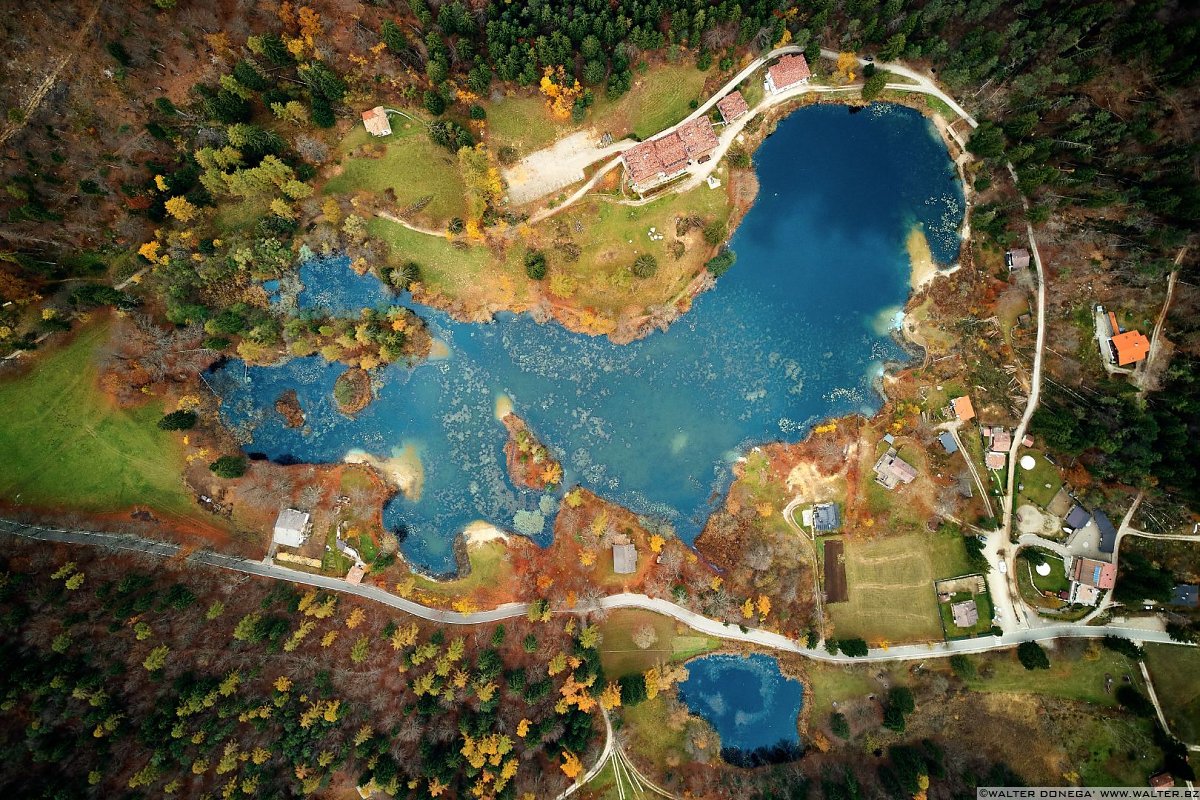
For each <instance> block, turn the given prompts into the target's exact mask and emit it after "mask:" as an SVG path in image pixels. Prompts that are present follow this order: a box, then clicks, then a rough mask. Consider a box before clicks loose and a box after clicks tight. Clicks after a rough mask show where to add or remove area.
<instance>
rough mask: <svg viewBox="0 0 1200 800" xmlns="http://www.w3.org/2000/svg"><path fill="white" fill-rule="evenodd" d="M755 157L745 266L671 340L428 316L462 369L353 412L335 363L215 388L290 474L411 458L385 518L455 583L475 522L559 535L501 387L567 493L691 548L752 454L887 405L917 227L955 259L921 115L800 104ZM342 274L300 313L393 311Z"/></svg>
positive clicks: (260, 448) (742, 246)
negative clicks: (414, 498) (885, 374)
mask: <svg viewBox="0 0 1200 800" xmlns="http://www.w3.org/2000/svg"><path fill="white" fill-rule="evenodd" d="M756 164H757V169H758V174H759V177H760V182H761V187H760V195H759V199H758V201H757V202H756V204H755V206H754V207H753V209H752V210H751V211H750V213H749V214H748V215H747V217H746V219H745V220H744V222H743V224H742V225H741V227H740V228H739V229H738V232H737V234H736V235H735V236H734V238H733V241H732V243H731V246H732V247H733V248H734V250H736V251H737V254H738V263H737V264H736V265H735V266H734V268H733V269H732V270H731V271H730V272H729V273H727V274H726V275H725V276H724V277H722V278H721V279H720V280H719V281H718V283H717V287H716V288H715V289H714V290H713V291H710V292H707V293H706V294H704V295H702V296H700V297H699V298H697V300H696V302H695V303H694V304H693V307H692V310H691V311H690V312H689V313H688V314H687V315H685V316H684V317H683V318H682V319H681V320H680V321H678V322H676V323H675V324H674V325H673V326H672V327H671V329H670V330H669V331H668V332H666V333H655V334H653V335H651V336H649V337H647V338H646V339H644V340H642V341H639V342H635V343H633V344H630V345H624V346H616V345H612V344H610V343H609V342H608V341H607V340H606V339H598V338H592V337H587V336H582V335H578V334H573V333H570V332H568V331H565V330H563V329H562V328H561V327H559V326H557V325H554V324H548V325H538V324H536V323H534V322H533V321H532V320H530V319H529V317H527V316H517V317H514V316H512V315H506V316H503V317H501V318H499V319H498V320H497V321H496V322H495V323H494V324H490V325H474V324H461V323H456V322H454V321H452V320H451V319H449V318H448V317H447V316H446V315H444V314H442V313H440V312H437V311H435V310H432V309H429V308H425V307H420V306H417V311H418V313H419V314H421V316H422V317H424V318H425V319H426V320H427V322H428V323H429V326H430V328H431V329H432V331H433V333H434V335H435V336H436V337H437V338H439V339H442V340H443V341H444V342H446V344H447V345H448V347H449V350H450V357H449V358H447V359H445V360H439V361H431V362H428V363H425V364H422V365H420V366H417V367H416V368H413V369H409V368H407V367H403V366H395V365H393V366H391V367H387V368H385V369H381V370H378V371H377V372H376V373H375V380H376V385H377V387H378V398H377V399H376V401H375V402H374V403H372V404H371V406H369V407H368V408H367V409H366V410H365V411H363V412H362V413H361V414H359V415H358V417H357V418H355V419H350V418H347V417H345V416H343V415H341V414H340V413H338V412H337V410H336V408H335V407H334V404H333V400H332V396H331V392H332V387H333V383H334V381H335V379H336V377H337V375H338V374H339V373H340V372H341V371H343V370H344V369H345V367H344V366H342V365H338V364H332V365H330V364H325V363H324V362H323V361H322V360H321V359H320V358H318V357H313V358H303V359H293V360H292V361H291V362H289V363H287V364H285V365H283V366H280V367H251V368H249V369H246V368H245V367H244V365H242V364H241V363H237V362H232V363H230V364H229V365H227V366H226V368H224V369H223V370H221V371H219V372H218V373H217V374H215V375H214V376H212V378H213V381H212V382H213V385H214V388H215V389H216V391H217V392H218V394H220V395H221V396H222V398H223V402H222V413H223V415H224V417H225V419H226V420H227V422H228V423H229V424H231V425H232V426H234V427H235V428H238V429H240V430H241V431H242V432H243V434H244V438H245V440H246V441H247V445H246V450H247V451H248V452H251V453H259V454H263V455H265V456H267V457H270V458H274V459H282V460H287V459H293V460H299V461H306V462H332V461H338V460H341V459H342V458H343V457H344V456H345V455H346V453H347V452H348V451H349V450H351V449H360V450H365V451H367V452H370V453H372V454H375V455H378V456H385V457H386V456H388V455H390V454H392V452H393V451H394V450H396V449H398V448H401V447H403V446H406V445H412V446H415V448H416V449H417V451H418V452H419V453H420V455H421V458H422V462H423V464H424V470H425V490H424V493H423V495H422V497H421V499H420V501H419V502H409V501H408V500H405V499H403V498H397V499H396V500H394V501H392V502H391V503H390V504H389V505H388V507H387V508H386V509H385V512H384V519H385V522H386V523H387V524H388V525H389V526H390V527H392V528H394V529H398V530H403V532H404V534H405V539H404V542H403V544H402V550H403V552H404V554H405V556H406V557H407V558H409V559H410V560H411V561H412V562H413V563H415V564H417V565H420V566H423V567H425V568H426V569H429V570H431V571H434V572H447V571H451V570H453V569H454V559H453V551H452V543H453V539H454V537H455V535H456V534H457V533H458V532H460V531H461V530H462V529H463V528H464V527H465V526H466V525H467V524H468V523H470V522H471V521H473V520H475V519H484V520H487V521H490V522H493V523H495V524H497V525H500V526H502V527H511V526H512V520H513V516H514V514H515V513H516V512H517V511H519V510H525V511H537V512H538V513H541V514H543V515H544V519H545V523H544V526H543V529H542V533H541V534H540V535H539V536H535V537H534V538H535V539H536V540H538V541H539V542H540V543H543V544H544V543H545V542H546V541H548V539H549V536H550V530H551V527H552V523H553V513H554V510H555V508H556V505H557V499H556V498H555V497H550V496H546V497H541V496H539V495H538V494H536V493H530V492H525V491H519V490H517V489H515V488H514V487H513V486H512V484H511V483H510V482H509V481H508V478H507V475H506V473H505V470H504V461H503V453H502V448H503V445H504V441H505V430H504V428H503V426H502V425H501V424H500V423H499V422H497V421H496V420H495V417H494V405H495V400H496V398H497V396H498V395H500V394H507V395H508V396H509V397H511V398H512V400H513V403H514V407H515V410H516V411H517V412H518V413H519V414H521V415H522V416H523V417H524V418H525V419H526V420H527V421H528V422H529V423H530V425H531V426H532V428H533V429H534V431H536V432H537V433H538V435H539V436H540V437H541V438H542V439H543V441H544V442H545V443H546V444H547V445H548V446H549V447H550V448H552V449H553V450H554V451H555V453H556V454H557V455H558V456H559V458H560V459H561V460H562V462H563V466H564V469H565V471H566V484H567V485H568V486H569V485H571V484H572V483H574V482H579V483H582V484H583V485H585V486H587V487H588V488H590V489H593V490H594V491H596V492H598V493H600V494H602V495H604V496H606V497H609V498H611V499H613V500H616V501H617V502H620V503H622V504H624V505H627V506H629V507H631V508H633V509H634V510H636V511H638V512H640V513H655V514H662V515H665V516H667V517H670V518H671V519H672V520H673V521H674V523H675V525H676V528H677V530H678V531H679V534H680V536H681V537H682V538H684V539H685V540H686V541H689V542H690V541H692V540H693V539H694V538H695V536H696V535H697V534H698V533H699V531H700V528H701V527H702V525H703V522H704V520H705V518H706V517H707V516H708V514H709V513H710V511H711V509H712V507H713V505H714V503H715V502H717V500H718V498H719V496H720V495H721V494H722V493H723V492H724V490H725V489H726V488H727V486H728V483H729V480H730V465H731V464H732V463H733V461H734V460H735V459H737V458H738V457H739V456H740V455H741V454H743V453H744V452H745V451H746V450H747V449H748V448H750V447H752V446H753V445H755V444H758V443H762V442H767V441H773V440H779V439H787V440H795V439H799V438H800V437H802V436H803V435H804V433H805V432H806V431H807V430H808V429H809V428H810V427H811V426H812V425H813V424H814V423H816V422H818V421H820V420H822V419H824V418H828V417H830V416H834V415H839V414H845V413H849V412H855V411H858V412H863V413H871V412H873V411H874V409H875V408H876V407H877V405H878V396H877V394H876V393H875V391H874V389H873V388H872V383H873V381H874V380H875V379H876V378H877V377H878V376H879V374H880V372H881V370H882V365H883V364H884V362H886V361H889V360H896V359H900V358H903V355H904V354H903V352H902V350H901V349H900V348H899V347H898V346H897V345H896V344H895V343H894V341H893V340H892V339H891V337H890V336H889V334H888V331H887V323H888V322H890V321H891V320H892V319H893V318H894V316H895V312H896V311H897V310H898V309H899V307H901V306H902V305H903V303H904V301H905V299H906V297H907V295H908V273H909V268H908V261H907V255H906V253H905V250H904V239H905V236H906V235H907V232H908V230H909V228H910V227H911V225H912V224H914V222H920V223H922V224H923V225H924V227H925V230H926V234H927V236H928V238H929V240H930V245H931V247H932V248H933V253H934V256H935V258H936V259H937V260H938V261H939V262H942V263H952V262H953V261H954V260H955V259H956V258H957V255H958V243H959V240H958V234H957V231H958V226H959V224H960V222H961V218H962V206H963V203H962V194H961V190H960V188H959V186H958V183H957V180H956V178H955V174H954V168H953V165H952V164H951V162H950V160H949V158H948V156H947V154H946V151H945V148H944V147H943V145H942V143H941V142H940V141H939V140H938V138H937V135H936V132H934V131H933V128H932V126H931V125H930V124H929V123H928V122H927V121H926V120H925V119H924V118H922V117H921V116H920V115H919V114H917V113H916V112H915V111H911V110H909V109H905V108H901V107H896V106H886V105H874V106H871V107H869V108H868V109H866V110H863V111H860V112H858V113H849V112H848V111H847V109H846V108H844V107H841V106H815V107H810V108H805V109H801V110H800V111H797V112H796V113H794V114H793V115H792V116H790V117H789V118H787V119H786V120H784V121H783V122H782V123H780V125H779V129H778V131H777V132H776V133H775V134H774V135H772V136H771V137H770V138H769V139H768V140H767V141H766V143H765V144H764V145H763V147H762V148H761V149H760V151H759V152H758V154H757V156H756ZM347 263H348V262H347V260H346V259H344V258H333V259H314V260H312V261H310V262H307V263H306V264H304V265H303V266H302V268H301V271H300V276H301V280H302V282H303V283H304V285H305V290H304V292H303V293H302V294H301V296H300V303H301V305H302V306H315V307H321V308H324V309H325V310H327V311H330V312H333V313H346V314H353V313H356V312H357V310H358V309H360V308H362V307H363V306H364V305H380V304H387V303H389V302H396V301H398V299H397V298H393V297H392V296H391V295H390V294H389V292H388V290H387V289H386V288H385V287H383V286H382V285H381V284H380V283H379V282H378V281H376V280H375V279H374V278H371V277H369V276H368V277H360V276H357V275H355V274H354V273H353V272H351V271H350V270H349V269H348V267H347ZM402 299H404V300H406V301H407V300H408V299H409V298H402ZM881 321H883V322H882V323H881ZM288 388H294V389H296V390H297V393H298V396H299V399H300V403H301V406H302V407H303V408H304V410H305V412H306V414H307V415H308V424H307V426H306V428H305V429H303V430H291V429H288V428H287V427H285V426H284V424H283V419H282V418H281V417H280V416H279V415H278V414H277V413H276V412H275V411H274V409H273V405H274V401H275V398H276V397H278V396H279V394H280V393H281V392H282V391H284V390H285V389H288Z"/></svg>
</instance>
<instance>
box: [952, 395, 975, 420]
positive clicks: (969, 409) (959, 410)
mask: <svg viewBox="0 0 1200 800" xmlns="http://www.w3.org/2000/svg"><path fill="white" fill-rule="evenodd" d="M951 403H952V405H953V406H954V416H955V417H957V418H958V419H960V420H962V421H963V422H966V421H967V420H970V419H975V406H973V405H971V398H969V397H967V396H966V395H965V394H964V395H963V396H962V397H956V398H954V400H953V401H951Z"/></svg>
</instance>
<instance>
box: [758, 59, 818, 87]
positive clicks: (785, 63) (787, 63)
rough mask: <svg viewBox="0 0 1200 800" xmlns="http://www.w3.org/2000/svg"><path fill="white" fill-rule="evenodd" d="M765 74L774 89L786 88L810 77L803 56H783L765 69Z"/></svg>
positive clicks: (809, 71)
mask: <svg viewBox="0 0 1200 800" xmlns="http://www.w3.org/2000/svg"><path fill="white" fill-rule="evenodd" d="M767 74H768V75H769V76H770V78H771V82H772V83H774V84H775V89H776V90H780V89H786V88H787V87H789V86H792V85H794V84H797V83H800V82H801V81H804V80H808V79H809V78H810V77H812V71H811V70H810V69H809V68H808V61H807V60H806V59H805V58H804V56H784V57H783V58H781V59H779V60H778V61H777V62H775V64H774V65H772V66H771V68H770V69H769V70H767Z"/></svg>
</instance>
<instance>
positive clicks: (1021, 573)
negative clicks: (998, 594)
mask: <svg viewBox="0 0 1200 800" xmlns="http://www.w3.org/2000/svg"><path fill="white" fill-rule="evenodd" d="M1035 549H1038V550H1039V551H1041V553H1042V555H1043V556H1044V557H1045V558H1046V563H1047V564H1049V565H1050V574H1049V575H1038V574H1037V571H1036V570H1035V569H1033V568H1032V565H1031V564H1030V563H1029V560H1028V559H1027V558H1025V556H1024V555H1021V556H1018V557H1017V561H1016V564H1015V566H1014V567H1013V568H1014V569H1015V570H1016V575H1017V588H1018V589H1019V590H1020V592H1021V597H1023V598H1025V602H1027V603H1029V604H1031V605H1033V606H1036V607H1038V608H1048V609H1058V608H1062V607H1063V606H1065V605H1066V603H1064V602H1063V601H1062V600H1059V599H1058V598H1054V597H1047V596H1045V595H1043V594H1042V593H1041V592H1040V591H1038V590H1044V591H1048V592H1059V591H1062V590H1064V589H1068V588H1070V586H1071V583H1070V581H1068V580H1067V574H1066V571H1065V569H1064V565H1063V560H1062V559H1061V558H1060V557H1058V556H1057V555H1055V554H1054V553H1051V552H1050V551H1048V550H1042V549H1041V548H1035ZM1022 552H1024V551H1022Z"/></svg>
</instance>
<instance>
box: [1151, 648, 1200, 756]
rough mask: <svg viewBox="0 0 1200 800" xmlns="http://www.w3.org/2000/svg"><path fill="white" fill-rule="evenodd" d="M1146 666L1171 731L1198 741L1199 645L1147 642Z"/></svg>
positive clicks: (1190, 742)
mask: <svg viewBox="0 0 1200 800" xmlns="http://www.w3.org/2000/svg"><path fill="white" fill-rule="evenodd" d="M1146 666H1147V668H1148V669H1149V670H1150V680H1152V681H1153V682H1154V691H1155V693H1156V694H1157V695H1158V700H1159V702H1160V703H1162V706H1163V713H1164V714H1165V715H1166V717H1167V724H1168V725H1170V726H1171V733H1173V734H1175V735H1176V736H1178V737H1179V738H1180V739H1182V740H1183V741H1184V742H1187V743H1188V744H1200V649H1197V648H1195V647H1182V646H1179V645H1170V644H1150V645H1146Z"/></svg>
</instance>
